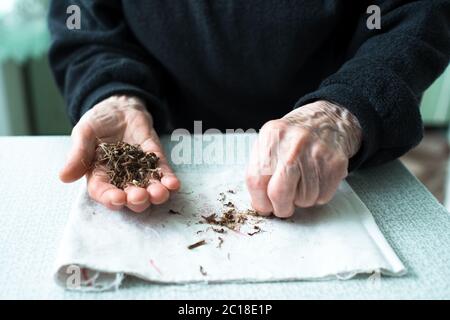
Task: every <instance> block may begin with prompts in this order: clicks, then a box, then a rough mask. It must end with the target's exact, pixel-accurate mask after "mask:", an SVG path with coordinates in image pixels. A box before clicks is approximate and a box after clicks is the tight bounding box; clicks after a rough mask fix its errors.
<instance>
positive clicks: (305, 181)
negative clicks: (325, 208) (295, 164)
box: [295, 152, 319, 208]
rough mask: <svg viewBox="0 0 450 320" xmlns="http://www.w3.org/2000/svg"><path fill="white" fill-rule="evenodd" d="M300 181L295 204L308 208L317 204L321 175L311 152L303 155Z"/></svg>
mask: <svg viewBox="0 0 450 320" xmlns="http://www.w3.org/2000/svg"><path fill="white" fill-rule="evenodd" d="M300 161H301V165H300V176H301V177H300V181H299V183H298V185H297V190H296V198H295V205H296V206H298V207H300V208H308V207H311V206H313V205H314V204H316V201H317V198H318V197H319V175H318V168H317V163H316V162H315V160H314V159H313V158H312V157H311V155H310V153H308V152H305V153H303V154H302V155H301V160H300Z"/></svg>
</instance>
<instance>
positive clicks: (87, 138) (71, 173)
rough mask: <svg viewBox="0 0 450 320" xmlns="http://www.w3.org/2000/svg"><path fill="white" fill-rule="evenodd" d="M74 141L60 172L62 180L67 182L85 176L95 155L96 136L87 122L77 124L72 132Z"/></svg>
mask: <svg viewBox="0 0 450 320" xmlns="http://www.w3.org/2000/svg"><path fill="white" fill-rule="evenodd" d="M72 141H73V142H72V148H71V150H70V152H69V155H68V157H67V161H66V163H65V165H64V167H63V168H62V170H61V171H60V173H59V177H60V179H61V181H63V182H66V183H68V182H73V181H76V180H78V179H80V178H81V177H82V176H84V174H85V173H86V172H87V171H88V170H89V167H90V165H91V162H92V160H93V158H94V155H95V144H96V138H95V135H94V133H93V131H92V129H91V128H90V127H89V125H87V124H86V123H80V124H79V125H77V126H75V128H74V130H73V132H72Z"/></svg>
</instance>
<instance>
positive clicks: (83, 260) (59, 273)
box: [55, 168, 405, 290]
mask: <svg viewBox="0 0 450 320" xmlns="http://www.w3.org/2000/svg"><path fill="white" fill-rule="evenodd" d="M177 175H178V177H179V178H180V179H181V181H182V185H183V187H182V189H181V190H180V191H179V192H178V193H176V194H174V195H172V197H171V199H170V201H169V202H167V203H166V204H163V205H159V206H152V207H151V208H150V209H149V210H147V211H146V212H144V213H141V214H136V213H133V212H131V211H129V210H127V209H124V210H122V211H120V212H111V211H109V210H108V209H106V208H104V207H103V206H101V205H99V204H97V203H95V202H94V201H92V200H91V199H90V198H89V196H88V194H87V192H86V187H85V186H83V187H82V189H81V191H80V195H79V197H78V199H77V200H76V201H75V202H74V205H73V208H72V211H71V213H70V218H69V221H68V224H67V227H66V230H65V233H64V236H63V239H62V242H61V245H60V249H59V253H58V255H57V261H56V271H55V279H56V281H57V282H58V283H59V284H60V285H62V286H64V287H66V288H69V289H80V290H107V289H111V288H116V287H118V286H119V285H120V283H121V281H122V279H123V278H124V276H125V275H132V276H136V277H139V278H142V279H144V280H147V281H150V282H157V283H189V282H203V281H206V282H227V281H240V282H258V281H261V282H262V281H284V280H286V281H287V280H291V281H292V280H312V279H332V278H334V279H335V278H339V279H349V278H351V277H353V276H355V275H356V274H359V273H374V272H376V273H377V274H378V273H384V274H387V275H402V274H404V273H405V267H404V266H403V264H402V263H401V261H400V260H399V259H398V258H397V256H396V255H395V253H394V252H393V250H392V249H391V247H390V246H389V244H388V243H387V242H386V240H385V238H384V237H383V235H382V234H381V232H380V230H379V229H378V227H377V225H376V223H375V221H374V219H373V217H372V215H371V213H370V212H369V210H368V209H367V207H366V206H365V205H364V204H363V203H362V201H361V200H360V199H359V198H358V196H357V195H356V193H355V192H354V191H353V190H352V189H351V187H350V186H349V185H348V184H347V183H346V182H342V184H341V185H340V187H339V190H338V192H337V194H336V196H335V197H334V198H333V200H332V201H331V202H330V203H328V204H326V205H323V206H318V207H314V208H308V209H297V210H296V212H295V214H294V216H293V217H292V218H289V219H284V220H282V219H278V218H262V217H258V216H254V215H253V213H252V211H248V209H249V207H250V201H249V198H248V195H247V192H246V189H245V184H244V181H243V177H244V174H243V172H241V169H240V168H228V169H222V170H221V169H217V170H215V171H214V172H208V173H207V174H205V173H203V174H200V173H198V172H193V171H186V170H185V171H183V170H181V171H179V172H177ZM227 211H228V212H231V214H232V215H234V220H233V217H232V218H231V222H230V220H227V219H222V220H221V218H222V217H223V213H224V212H227ZM214 214H215V215H214ZM233 221H234V223H233Z"/></svg>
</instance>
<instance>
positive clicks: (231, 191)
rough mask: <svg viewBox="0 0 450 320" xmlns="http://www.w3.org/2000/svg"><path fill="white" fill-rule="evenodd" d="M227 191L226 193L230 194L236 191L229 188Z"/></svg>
mask: <svg viewBox="0 0 450 320" xmlns="http://www.w3.org/2000/svg"><path fill="white" fill-rule="evenodd" d="M227 192H228V193H231V194H235V193H236V191H234V190H231V189H230V190H228V191H227Z"/></svg>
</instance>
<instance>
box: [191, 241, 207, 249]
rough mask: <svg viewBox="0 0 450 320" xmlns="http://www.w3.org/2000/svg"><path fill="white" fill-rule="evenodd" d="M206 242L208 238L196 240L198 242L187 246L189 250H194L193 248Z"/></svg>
mask: <svg viewBox="0 0 450 320" xmlns="http://www.w3.org/2000/svg"><path fill="white" fill-rule="evenodd" d="M205 244H206V240H200V241H198V242H196V243H193V244H191V245H190V246H188V247H187V248H188V249H189V250H192V249H195V248H198V247H200V246H204V245H205Z"/></svg>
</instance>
